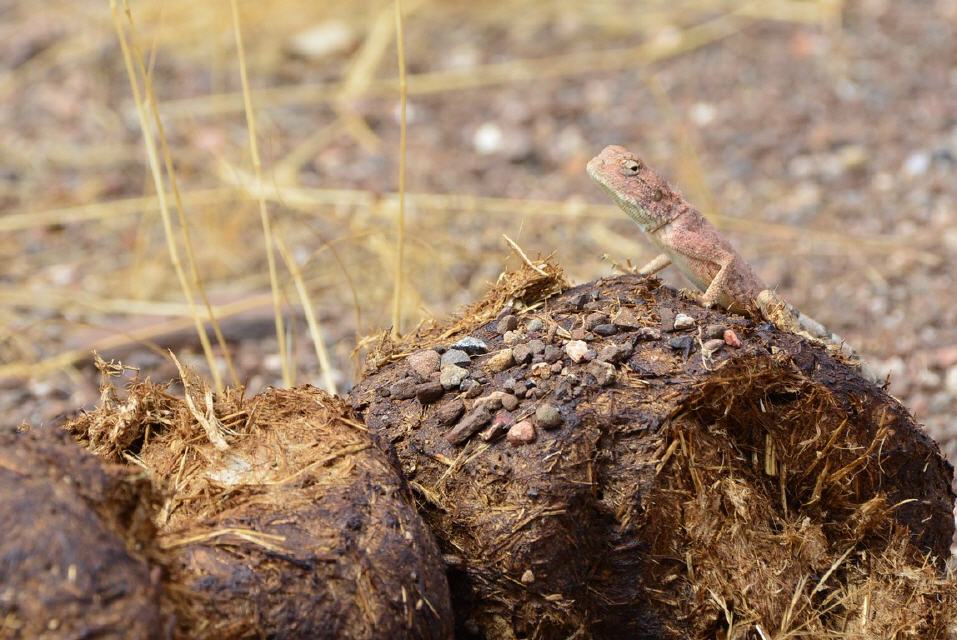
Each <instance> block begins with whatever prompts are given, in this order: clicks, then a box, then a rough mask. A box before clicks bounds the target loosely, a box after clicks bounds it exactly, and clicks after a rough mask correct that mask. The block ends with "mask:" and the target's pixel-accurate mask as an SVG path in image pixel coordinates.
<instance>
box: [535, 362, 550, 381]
mask: <svg viewBox="0 0 957 640" xmlns="http://www.w3.org/2000/svg"><path fill="white" fill-rule="evenodd" d="M532 375H533V376H537V377H539V378H541V379H542V380H548V379H549V378H551V377H552V365H550V364H548V363H547V362H538V363H535V364H533V365H532Z"/></svg>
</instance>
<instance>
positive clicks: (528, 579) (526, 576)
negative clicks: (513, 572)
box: [521, 569, 535, 584]
mask: <svg viewBox="0 0 957 640" xmlns="http://www.w3.org/2000/svg"><path fill="white" fill-rule="evenodd" d="M521 580H522V584H532V583H533V582H535V574H534V573H532V570H531V569H526V570H525V573H523V574H522V578H521Z"/></svg>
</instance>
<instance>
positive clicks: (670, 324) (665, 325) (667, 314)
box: [658, 307, 675, 331]
mask: <svg viewBox="0 0 957 640" xmlns="http://www.w3.org/2000/svg"><path fill="white" fill-rule="evenodd" d="M658 317H659V318H661V330H662V331H673V330H674V328H675V312H674V310H673V309H670V308H668V307H658Z"/></svg>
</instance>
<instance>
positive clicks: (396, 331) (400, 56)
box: [392, 0, 408, 337]
mask: <svg viewBox="0 0 957 640" xmlns="http://www.w3.org/2000/svg"><path fill="white" fill-rule="evenodd" d="M395 43H396V58H397V60H398V64H399V211H398V217H397V218H396V223H395V224H396V239H395V284H394V285H393V298H392V335H393V336H394V337H398V336H400V335H401V334H402V282H403V273H402V269H403V266H404V265H403V263H404V258H405V162H406V150H407V149H406V147H407V141H406V130H407V127H408V122H407V118H406V115H407V114H406V106H407V95H408V85H407V84H406V77H405V39H404V38H403V35H402V3H401V2H400V0H395Z"/></svg>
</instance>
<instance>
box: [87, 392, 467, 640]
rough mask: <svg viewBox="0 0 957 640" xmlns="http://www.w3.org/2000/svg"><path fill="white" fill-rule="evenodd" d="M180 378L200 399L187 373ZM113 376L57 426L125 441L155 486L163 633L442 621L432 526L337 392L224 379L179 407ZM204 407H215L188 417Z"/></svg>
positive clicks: (338, 631) (443, 602)
mask: <svg viewBox="0 0 957 640" xmlns="http://www.w3.org/2000/svg"><path fill="white" fill-rule="evenodd" d="M187 381H188V382H187V387H188V389H189V391H188V393H190V394H191V395H190V398H191V400H192V401H193V403H194V407H203V406H204V402H205V399H204V398H205V393H204V392H203V388H202V382H201V381H199V380H198V379H196V378H194V377H192V376H187ZM128 392H129V393H128V396H127V397H126V399H125V400H123V401H120V400H119V399H118V398H116V397H112V398H108V399H107V401H106V402H105V403H104V405H103V406H102V407H101V408H100V409H98V410H97V411H96V412H93V413H91V414H88V415H86V416H83V417H81V418H80V419H78V420H76V421H74V422H73V423H72V424H71V425H70V426H71V428H72V430H73V431H74V432H76V433H77V434H79V435H80V436H81V438H83V440H84V441H85V442H86V444H87V445H88V446H90V447H91V448H92V449H94V450H96V451H98V452H99V453H100V454H101V455H103V456H105V457H108V458H109V457H114V456H116V455H118V454H119V453H121V452H126V453H128V454H135V455H136V456H137V457H138V458H139V460H140V461H141V463H142V464H143V465H144V466H145V467H146V468H147V469H149V471H150V472H151V473H152V474H153V476H154V478H155V480H156V482H157V483H158V484H160V485H164V486H165V487H166V495H167V498H166V501H165V503H164V504H163V506H162V508H161V509H160V510H159V512H158V514H157V516H156V520H157V526H158V529H159V534H158V546H159V548H160V549H159V553H158V556H157V562H158V563H159V564H160V565H162V566H163V567H164V568H165V570H166V574H167V579H166V582H165V585H164V587H165V600H164V606H165V607H166V608H167V609H168V610H169V612H170V613H171V614H173V615H175V616H176V619H177V636H178V637H180V638H196V637H202V638H211V639H224V640H225V639H227V638H230V639H231V638H263V637H269V638H277V639H279V638H289V639H292V638H330V639H332V638H355V639H372V638H381V639H387V638H388V639H391V638H429V639H436V640H443V639H447V638H450V637H451V635H452V614H451V609H450V604H449V592H448V584H447V581H446V577H445V567H444V565H443V564H442V560H441V557H440V555H439V552H438V549H437V547H436V545H435V541H434V539H433V537H432V534H431V533H430V532H429V531H428V529H427V528H426V527H425V525H424V523H423V522H422V520H421V518H420V517H419V516H418V514H417V513H416V512H415V509H414V507H413V502H412V499H411V495H410V493H409V490H408V487H407V486H406V484H405V482H404V480H403V479H402V477H401V475H400V474H399V473H398V470H397V466H396V464H395V462H394V461H393V460H390V459H389V458H388V456H387V455H386V454H384V453H383V452H382V451H381V450H380V449H379V448H378V447H376V446H375V444H374V442H373V439H372V438H371V437H370V436H369V433H368V431H367V429H366V428H365V427H364V426H363V425H362V424H361V423H360V422H358V421H356V420H355V417H354V415H353V413H352V411H351V410H350V409H349V407H348V406H347V405H345V404H344V403H343V402H342V401H341V400H339V399H337V398H333V397H331V396H329V395H328V394H326V393H324V392H321V391H319V390H317V389H315V388H313V387H308V386H306V387H299V388H296V389H287V390H275V389H271V390H267V391H265V392H263V393H261V394H259V395H257V396H254V397H252V398H244V397H243V396H242V392H241V391H240V390H235V389H231V390H228V391H227V392H226V393H225V394H224V395H223V396H217V398H216V400H215V402H213V407H212V411H210V412H206V411H205V410H199V411H197V412H194V411H192V410H191V409H190V407H189V406H188V404H187V403H186V402H184V400H183V399H180V398H174V397H172V396H170V395H168V394H167V393H166V392H165V391H164V389H163V388H161V387H157V386H155V385H151V384H149V383H140V384H136V385H133V386H132V387H130V389H129V390H128ZM213 414H215V416H220V417H221V418H222V422H221V423H219V424H216V423H213V424H211V425H209V426H208V427H207V428H203V427H201V426H200V424H199V422H198V417H197V416H204V419H209V416H211V415H213ZM210 431H216V432H217V433H218V436H213V437H212V438H210V437H209V435H208V434H209V433H210ZM211 440H213V441H220V442H221V446H220V447H217V446H214V445H213V444H212V443H211Z"/></svg>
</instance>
